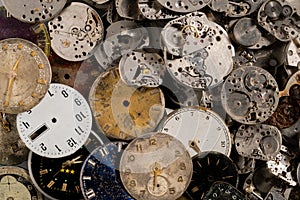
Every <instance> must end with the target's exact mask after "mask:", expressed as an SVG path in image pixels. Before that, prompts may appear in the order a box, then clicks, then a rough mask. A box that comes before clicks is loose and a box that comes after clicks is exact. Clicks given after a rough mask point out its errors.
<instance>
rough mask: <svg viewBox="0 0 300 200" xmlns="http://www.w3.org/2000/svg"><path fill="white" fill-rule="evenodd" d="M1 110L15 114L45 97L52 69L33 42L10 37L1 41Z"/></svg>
mask: <svg viewBox="0 0 300 200" xmlns="http://www.w3.org/2000/svg"><path fill="white" fill-rule="evenodd" d="M0 57H1V59H0V83H1V84H0V111H1V112H4V113H9V114H17V113H20V112H24V111H27V110H30V109H31V108H33V107H34V106H36V105H37V104H38V103H39V102H40V101H41V99H42V98H43V97H44V96H45V94H46V92H47V90H48V88H49V85H50V82H51V76H52V73H51V66H50V63H49V60H48V58H47V56H46V55H45V53H44V52H43V51H42V50H41V49H40V48H39V47H38V46H37V45H35V44H34V43H32V42H29V41H27V40H24V39H19V38H10V39H5V40H2V41H1V42H0Z"/></svg>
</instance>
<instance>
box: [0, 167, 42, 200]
mask: <svg viewBox="0 0 300 200" xmlns="http://www.w3.org/2000/svg"><path fill="white" fill-rule="evenodd" d="M0 199H3V200H4V199H5V200H14V199H16V200H17V199H24V200H25V199H32V200H42V199H43V197H42V194H41V193H40V192H39V191H38V190H37V189H36V188H35V187H34V185H33V184H32V181H31V179H30V177H29V174H28V172H27V171H26V170H24V169H22V168H19V167H11V166H7V167H0Z"/></svg>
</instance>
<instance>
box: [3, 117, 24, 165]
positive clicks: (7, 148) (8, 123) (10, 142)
mask: <svg viewBox="0 0 300 200" xmlns="http://www.w3.org/2000/svg"><path fill="white" fill-rule="evenodd" d="M16 118H17V116H16V115H4V114H1V113H0V165H16V164H19V163H22V162H24V161H25V160H27V156H28V151H29V150H28V148H27V147H26V145H25V144H24V142H23V141H22V140H21V139H20V137H19V133H18V130H17V124H16Z"/></svg>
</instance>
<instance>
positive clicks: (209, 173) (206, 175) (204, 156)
mask: <svg viewBox="0 0 300 200" xmlns="http://www.w3.org/2000/svg"><path fill="white" fill-rule="evenodd" d="M193 170H194V172H193V177H192V180H191V183H190V185H189V186H188V188H187V190H186V193H187V195H188V196H189V197H190V198H192V199H202V198H203V197H204V195H205V193H206V192H208V191H209V189H210V187H211V186H212V185H213V184H214V183H215V182H216V181H224V182H227V183H230V184H231V185H233V186H234V187H237V184H238V178H239V177H238V170H237V167H236V165H235V164H234V163H233V161H232V160H231V159H230V158H229V157H227V156H225V155H224V154H222V153H219V152H214V151H207V152H202V153H200V154H198V155H196V156H194V157H193Z"/></svg>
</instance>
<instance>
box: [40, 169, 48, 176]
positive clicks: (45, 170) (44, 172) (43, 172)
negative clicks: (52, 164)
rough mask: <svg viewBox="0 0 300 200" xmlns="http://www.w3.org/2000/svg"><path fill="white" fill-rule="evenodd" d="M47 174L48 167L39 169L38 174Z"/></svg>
mask: <svg viewBox="0 0 300 200" xmlns="http://www.w3.org/2000/svg"><path fill="white" fill-rule="evenodd" d="M43 174H48V169H44V170H41V171H40V175H43Z"/></svg>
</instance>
